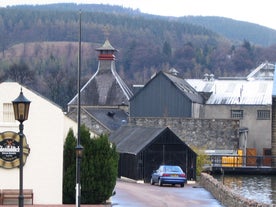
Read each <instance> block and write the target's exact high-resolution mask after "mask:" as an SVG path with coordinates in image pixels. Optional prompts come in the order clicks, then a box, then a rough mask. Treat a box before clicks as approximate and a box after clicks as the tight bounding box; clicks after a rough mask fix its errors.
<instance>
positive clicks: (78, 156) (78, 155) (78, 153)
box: [75, 11, 83, 207]
mask: <svg viewBox="0 0 276 207" xmlns="http://www.w3.org/2000/svg"><path fill="white" fill-rule="evenodd" d="M80 79H81V11H80V13H79V57H78V110H77V111H78V113H77V114H78V117H77V122H78V137H77V146H76V148H75V149H76V207H80V204H81V193H80V192H81V186H80V164H81V158H82V151H83V146H81V144H80V143H81V134H80V125H81V93H80V91H81V90H80V89H81V88H80V85H81V84H80V82H81V81H80Z"/></svg>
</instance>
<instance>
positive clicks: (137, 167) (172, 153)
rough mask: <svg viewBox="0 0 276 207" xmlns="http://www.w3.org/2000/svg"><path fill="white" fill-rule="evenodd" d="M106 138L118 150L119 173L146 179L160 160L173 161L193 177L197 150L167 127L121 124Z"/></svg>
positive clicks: (161, 161) (169, 162)
mask: <svg viewBox="0 0 276 207" xmlns="http://www.w3.org/2000/svg"><path fill="white" fill-rule="evenodd" d="M109 139H110V141H111V142H112V143H114V144H115V145H116V147H117V151H118V152H119V153H120V160H119V169H118V176H119V177H121V176H123V177H127V178H130V179H134V180H143V181H145V182H149V180H150V176H151V173H152V171H153V170H155V169H157V168H158V166H159V165H160V164H172V165H179V166H180V167H181V168H182V169H183V170H184V171H185V172H186V175H187V178H188V179H189V180H190V179H193V180H195V178H196V157H197V155H196V153H195V152H194V151H193V150H192V149H191V148H189V147H188V146H187V145H186V144H185V143H184V142H183V141H182V140H181V139H180V138H179V137H177V136H176V135H175V134H174V133H173V132H172V131H171V130H170V129H169V128H168V127H162V128H155V127H142V126H122V127H121V128H120V129H118V130H117V131H115V132H113V133H111V135H110V137H109Z"/></svg>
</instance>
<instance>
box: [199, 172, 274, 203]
mask: <svg viewBox="0 0 276 207" xmlns="http://www.w3.org/2000/svg"><path fill="white" fill-rule="evenodd" d="M199 184H200V185H201V186H202V187H204V188H205V189H206V190H208V191H209V192H210V193H211V194H212V195H213V196H214V197H215V198H216V199H217V200H218V201H220V203H221V204H222V205H224V206H226V207H245V206H249V207H269V206H270V207H271V206H272V205H270V204H264V203H258V202H257V201H253V200H249V199H247V198H244V197H242V196H240V195H239V194H237V193H236V192H234V191H233V190H231V189H230V188H229V187H227V186H225V185H223V184H222V183H221V182H219V181H218V180H216V179H215V178H213V177H212V176H211V175H209V174H206V173H201V176H200V179H199Z"/></svg>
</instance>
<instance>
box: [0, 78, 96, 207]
mask: <svg viewBox="0 0 276 207" xmlns="http://www.w3.org/2000/svg"><path fill="white" fill-rule="evenodd" d="M21 88H22V91H23V94H24V96H25V97H26V98H27V99H29V100H30V101H31V105H30V110H29V117H28V120H26V121H25V122H24V123H23V124H24V134H25V136H26V139H27V143H28V145H29V148H30V153H29V156H28V157H27V160H26V163H25V166H24V168H23V188H24V189H32V190H33V192H34V200H33V202H34V204H62V176H63V143H64V139H65V138H66V136H67V133H68V131H69V128H73V129H76V128H77V124H76V123H75V122H73V121H72V120H71V119H69V118H68V117H67V116H66V115H65V114H64V112H63V111H62V109H61V108H60V107H59V106H57V105H55V104H53V103H52V102H50V101H49V100H47V99H45V98H43V97H42V96H40V95H39V94H37V93H35V92H33V91H31V90H29V89H27V88H25V87H23V86H21V85H19V84H18V83H14V82H4V83H1V84H0V133H3V132H5V131H14V132H16V133H17V132H19V122H18V121H15V119H14V113H13V107H12V101H13V100H15V99H16V98H17V97H18V95H19V93H20V90H21ZM74 131H75V132H76V130H74ZM92 135H93V134H92ZM18 188H19V168H18V167H16V168H10V169H7V168H4V167H0V190H1V189H18Z"/></svg>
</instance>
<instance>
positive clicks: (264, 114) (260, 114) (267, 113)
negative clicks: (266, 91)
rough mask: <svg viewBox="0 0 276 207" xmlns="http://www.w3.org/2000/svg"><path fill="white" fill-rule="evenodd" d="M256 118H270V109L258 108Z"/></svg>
mask: <svg viewBox="0 0 276 207" xmlns="http://www.w3.org/2000/svg"><path fill="white" fill-rule="evenodd" d="M257 119H261V120H265V119H270V111H269V110H258V111H257Z"/></svg>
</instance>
